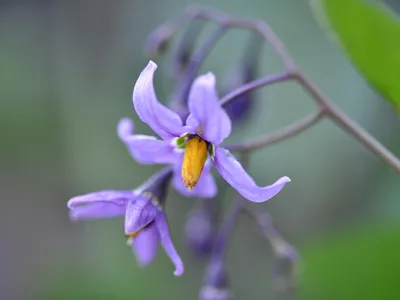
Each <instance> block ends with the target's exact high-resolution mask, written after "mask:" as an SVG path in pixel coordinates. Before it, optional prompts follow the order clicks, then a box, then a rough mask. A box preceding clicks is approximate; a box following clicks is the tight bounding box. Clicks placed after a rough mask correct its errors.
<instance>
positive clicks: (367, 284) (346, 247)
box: [301, 223, 400, 300]
mask: <svg viewBox="0 0 400 300" xmlns="http://www.w3.org/2000/svg"><path fill="white" fill-rule="evenodd" d="M399 225H400V224H399V223H394V224H386V225H382V224H379V225H377V224H375V225H373V224H370V223H364V224H359V225H358V226H356V227H355V228H354V227H353V228H347V229H346V231H343V230H340V231H338V232H337V233H333V234H327V235H325V236H324V237H323V238H321V239H319V240H316V241H314V242H311V243H310V244H308V245H307V246H306V247H303V248H302V249H301V253H302V255H303V259H304V262H305V268H304V274H303V276H302V291H303V293H302V299H342V300H344V299H349V300H350V299H352V300H354V299H364V300H367V299H400V290H399V288H398V282H397V281H398V280H397V279H398V274H399V269H400V260H399V259H398V254H399V252H400V226H399Z"/></svg>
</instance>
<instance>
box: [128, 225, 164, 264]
mask: <svg viewBox="0 0 400 300" xmlns="http://www.w3.org/2000/svg"><path fill="white" fill-rule="evenodd" d="M159 243H160V238H159V236H158V231H157V228H156V226H155V225H150V226H149V227H148V228H145V229H143V230H142V231H141V232H140V233H139V234H138V236H137V237H136V238H135V239H133V241H132V248H133V251H134V252H135V255H136V260H137V262H138V264H139V265H140V266H143V267H145V266H147V265H149V264H151V263H152V262H153V261H154V258H155V257H156V255H157V250H158V244H159Z"/></svg>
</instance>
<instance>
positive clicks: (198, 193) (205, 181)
mask: <svg viewBox="0 0 400 300" xmlns="http://www.w3.org/2000/svg"><path fill="white" fill-rule="evenodd" d="M211 166H212V164H211V162H210V161H209V160H208V161H207V162H206V164H205V165H204V168H203V171H202V172H201V175H200V178H199V180H198V181H197V184H196V185H195V187H194V188H193V189H192V190H191V191H189V190H188V189H187V187H185V185H184V184H183V178H182V172H181V169H182V163H180V164H177V165H176V166H175V169H174V177H173V179H172V181H173V185H174V187H175V189H176V190H177V191H178V192H179V193H180V194H182V195H183V196H185V197H201V198H213V197H215V196H216V195H217V185H216V184H215V180H214V177H213V176H212V174H211Z"/></svg>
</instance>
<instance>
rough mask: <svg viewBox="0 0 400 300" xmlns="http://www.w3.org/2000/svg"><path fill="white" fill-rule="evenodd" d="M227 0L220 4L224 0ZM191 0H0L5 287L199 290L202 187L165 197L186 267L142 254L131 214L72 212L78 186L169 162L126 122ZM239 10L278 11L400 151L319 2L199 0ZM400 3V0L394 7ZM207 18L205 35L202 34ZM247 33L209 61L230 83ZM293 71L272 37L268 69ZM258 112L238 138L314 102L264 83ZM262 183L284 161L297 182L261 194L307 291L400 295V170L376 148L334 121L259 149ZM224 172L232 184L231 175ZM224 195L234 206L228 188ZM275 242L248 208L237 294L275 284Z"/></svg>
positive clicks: (278, 18)
mask: <svg viewBox="0 0 400 300" xmlns="http://www.w3.org/2000/svg"><path fill="white" fill-rule="evenodd" d="M214 2H215V3H214ZM190 3H191V1H183V0H170V1H155V0H147V1H141V0H135V1H124V0H119V1H103V0H100V1H50V0H47V1H46V0H43V1H25V2H23V1H22V2H19V1H0V86H1V92H0V95H1V96H0V145H1V147H0V189H1V202H0V203H1V209H0V232H1V242H0V243H1V247H0V259H1V261H0V266H1V267H0V295H1V296H0V298H1V299H43V300H45V299H76V300H78V299H86V300H87V299H121V300H122V299H196V298H197V293H198V290H199V289H200V287H201V279H202V274H203V271H204V266H205V261H204V260H199V259H197V258H196V257H195V256H193V254H191V252H190V251H189V250H188V248H187V247H185V241H184V239H183V228H184V224H185V220H186V216H187V214H188V212H189V211H190V210H191V209H192V208H193V206H194V200H193V199H184V198H182V197H180V196H179V195H178V194H177V193H176V192H175V191H173V190H171V192H170V193H169V197H168V205H167V211H168V216H169V219H170V223H171V227H172V235H173V238H174V240H175V242H176V246H177V248H178V251H179V252H180V254H181V255H182V257H183V260H184V262H185V264H186V272H185V274H184V276H183V277H181V278H176V277H174V276H173V275H172V271H173V267H172V264H171V262H170V261H169V259H168V258H167V257H166V255H165V253H164V252H163V251H162V249H160V251H159V255H158V257H157V260H156V262H155V263H154V264H153V265H151V266H149V267H148V268H146V269H141V268H138V267H137V265H136V261H135V258H134V255H133V254H132V253H131V249H130V248H129V247H127V246H126V243H125V238H124V236H123V231H122V221H121V220H112V221H95V222H90V223H77V224H73V223H71V222H70V221H69V218H68V211H67V207H66V202H67V200H68V199H69V198H71V197H73V196H75V195H78V194H83V193H87V192H91V191H96V190H101V189H130V188H134V187H136V186H137V185H138V184H140V183H141V182H142V181H144V180H145V179H146V178H147V177H148V176H149V175H150V174H152V173H153V172H154V171H155V170H158V169H159V167H158V166H141V165H139V164H137V163H136V162H135V161H133V159H132V158H131V157H130V156H129V154H128V153H127V151H126V149H125V147H124V145H123V144H122V143H121V142H120V141H119V140H118V138H117V135H116V124H117V123H118V121H119V119H120V118H121V117H125V116H127V117H131V118H133V119H134V120H135V123H136V126H137V130H138V131H140V132H143V133H147V134H150V133H151V131H150V129H149V128H148V127H147V126H146V125H144V124H142V123H140V122H139V121H138V118H137V116H136V114H135V113H134V111H133V108H132V103H131V92H132V87H133V84H134V82H135V80H136V78H137V76H138V74H139V72H140V70H141V69H142V68H143V67H144V66H145V65H146V64H147V62H148V58H147V57H146V56H145V55H144V53H143V47H144V42H145V39H146V36H147V34H149V33H150V32H151V31H152V30H153V29H154V28H155V27H156V26H158V25H159V24H160V23H162V22H164V21H166V20H167V19H168V18H171V17H173V16H176V15H177V14H179V13H180V12H181V11H182V10H183V9H184V8H185V7H186V5H188V4H190ZM201 3H202V4H208V5H213V6H214V7H215V8H218V9H221V10H224V11H226V12H228V13H232V14H235V15H237V16H244V17H251V18H260V19H263V20H265V21H266V22H268V23H269V24H270V25H271V26H272V28H273V29H274V30H275V31H276V33H277V34H278V35H279V36H280V37H281V38H282V39H283V41H284V42H285V43H286V44H287V47H288V49H289V51H290V52H291V54H292V55H293V56H294V58H295V59H296V61H297V62H298V64H299V65H300V67H301V68H302V69H303V70H304V71H305V73H306V74H307V75H308V76H309V77H310V78H311V79H312V80H313V81H314V82H315V83H316V84H317V85H318V86H319V87H320V88H321V89H322V90H323V91H324V92H325V93H326V94H327V95H328V96H329V97H331V98H332V99H333V101H334V102H335V103H336V104H337V105H338V106H340V107H341V108H342V109H343V110H344V111H345V112H346V113H348V114H349V115H350V116H351V117H352V118H354V119H355V120H356V121H357V122H358V123H360V124H361V125H362V126H363V127H364V128H366V129H367V130H368V131H369V132H370V133H372V134H373V135H374V136H376V137H377V138H378V139H379V140H380V141H382V142H383V143H384V144H385V145H387V147H388V148H390V149H391V150H392V151H393V152H394V153H395V154H397V155H400V141H399V139H398V136H399V131H400V121H399V118H398V117H397V116H396V115H395V113H394V112H393V111H392V110H391V108H390V107H389V105H388V104H386V103H385V102H384V101H382V99H381V98H380V96H379V95H377V94H376V93H374V92H373V91H372V90H371V89H370V88H369V87H368V85H367V84H366V82H365V81H364V80H363V79H362V77H361V76H360V75H359V74H358V73H357V71H356V70H355V69H354V67H353V66H352V65H351V64H350V62H349V61H348V60H347V59H346V58H345V56H344V55H343V53H342V52H341V51H340V49H339V48H338V47H336V46H335V45H333V44H332V43H330V42H329V40H328V39H327V37H326V35H325V33H324V32H323V31H322V30H321V29H320V28H319V27H318V25H317V24H316V22H315V20H314V18H313V15H312V12H311V10H310V8H309V6H308V3H307V1H299V0H268V1H267V0H263V1H262V0H248V1H234V2H232V1H229V0H221V1H218V2H216V1H203V2H201ZM390 4H391V5H392V7H393V8H394V9H396V8H400V5H399V3H398V2H396V1H394V0H393V1H391V3H390ZM396 6H397V7H396ZM206 35H207V31H206V32H205V34H204V35H203V36H202V37H203V38H204V37H206ZM245 42H246V35H245V33H243V32H242V31H235V32H231V33H229V34H228V35H227V36H226V37H224V38H223V39H221V42H220V43H219V44H218V46H217V48H216V49H215V51H214V52H213V53H212V55H210V56H209V58H208V59H207V61H206V62H205V64H204V65H203V71H206V70H207V71H208V70H211V71H213V72H214V73H216V75H217V76H218V79H220V82H223V80H224V78H225V77H226V76H227V74H228V73H229V72H230V71H231V69H232V67H234V66H235V63H236V62H237V60H238V57H240V54H241V49H242V47H243V46H244V44H245ZM157 63H158V64H159V65H160V68H159V71H158V74H157V86H156V88H157V92H158V94H159V97H160V99H167V98H168V95H169V93H170V92H171V90H172V88H173V82H172V80H171V78H170V77H168V70H169V69H168V68H169V67H170V60H169V59H168V58H165V59H158V60H157ZM279 70H281V63H280V62H279V60H278V58H277V56H276V55H275V54H274V53H273V52H272V51H271V49H269V48H268V47H265V51H264V52H263V55H262V63H261V73H263V74H267V73H273V72H277V71H279ZM255 95H256V97H257V99H256V101H255V103H254V107H253V112H252V116H251V121H247V122H245V123H244V124H241V125H240V126H237V127H235V129H234V134H233V135H232V136H231V137H230V138H229V140H230V141H239V140H242V139H246V138H250V137H253V136H257V135H258V134H262V133H264V132H265V131H266V130H273V129H276V128H278V127H279V126H282V125H284V124H287V123H289V122H291V121H293V120H295V119H297V118H299V117H301V116H302V115H305V114H306V113H307V112H309V111H311V110H312V109H313V107H314V103H313V102H312V100H311V99H310V98H309V96H308V95H306V94H305V93H304V91H303V90H302V89H301V88H300V87H298V86H296V85H295V84H293V83H287V84H282V85H278V86H272V87H269V88H267V89H264V90H263V91H261V92H257V93H256V94H255ZM250 173H251V174H252V175H253V176H254V178H255V179H256V181H257V182H258V183H260V184H265V183H268V182H270V181H272V180H274V179H276V178H277V177H279V176H282V175H288V176H290V177H291V178H292V183H290V184H289V185H287V187H285V189H284V191H283V192H282V193H281V194H280V195H279V196H277V197H276V198H274V199H273V200H271V201H269V202H267V203H264V204H260V205H258V206H257V209H259V210H266V211H268V212H269V213H270V214H271V215H272V216H273V218H274V222H275V225H276V227H277V228H279V230H280V231H281V232H282V233H283V234H284V235H285V236H286V237H287V239H288V240H289V241H290V242H291V243H292V244H294V245H295V246H296V247H297V248H298V250H299V251H300V253H301V255H302V257H303V260H302V277H301V284H300V289H299V292H298V294H297V298H298V299H400V291H399V289H398V279H399V269H400V260H399V253H400V251H399V250H400V227H399V214H400V202H399V201H398V200H399V195H400V181H399V177H398V175H396V173H395V172H394V171H393V170H391V169H390V168H389V167H388V166H387V165H385V164H384V163H383V162H382V161H381V160H380V159H379V158H378V157H377V156H376V155H374V154H372V153H370V152H368V151H367V150H365V149H364V148H363V147H362V146H361V145H360V144H359V143H358V142H356V141H354V140H353V139H352V138H351V137H349V136H348V135H347V134H346V133H344V132H343V131H342V130H341V129H340V128H337V127H336V126H335V125H334V124H333V123H331V122H330V121H322V122H321V123H319V124H318V125H317V126H315V127H313V128H311V129H310V130H308V131H307V132H305V133H303V134H301V135H299V136H297V137H295V138H293V139H290V140H288V141H285V142H283V143H281V144H279V145H273V146H271V147H269V148H266V149H263V150H261V151H258V152H257V153H255V154H254V155H253V156H252V158H251V162H250ZM223 189H225V185H224V184H222V183H221V190H223ZM224 195H225V196H224V197H222V193H221V197H219V198H218V199H216V200H215V201H224V204H226V205H228V204H229V202H230V201H231V200H232V199H233V195H234V193H233V191H232V190H231V189H228V191H227V192H226V193H225V194H224ZM271 263H272V254H271V251H270V248H269V246H268V244H267V242H266V241H265V240H264V239H263V238H262V236H261V234H260V233H259V231H258V230H257V227H256V226H254V224H252V223H251V222H250V221H249V220H248V219H246V218H242V217H241V218H240V219H239V221H238V223H237V226H236V227H235V231H234V233H233V237H232V239H231V244H230V248H229V251H228V259H227V265H228V270H229V272H230V275H231V287H232V289H233V291H234V293H235V296H236V299H255V300H257V299H276V298H277V295H276V293H275V292H274V285H273V282H274V281H273V278H272V276H271Z"/></svg>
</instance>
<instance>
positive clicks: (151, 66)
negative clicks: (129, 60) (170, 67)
mask: <svg viewBox="0 0 400 300" xmlns="http://www.w3.org/2000/svg"><path fill="white" fill-rule="evenodd" d="M147 67H150V68H152V69H157V68H158V66H157V64H156V63H155V62H154V61H152V60H149V63H148V64H147ZM147 67H146V68H147Z"/></svg>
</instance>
